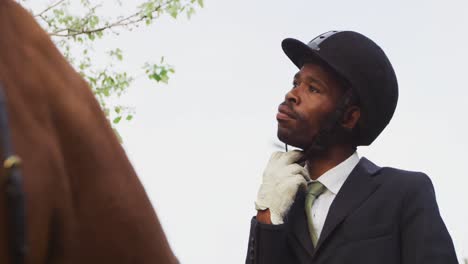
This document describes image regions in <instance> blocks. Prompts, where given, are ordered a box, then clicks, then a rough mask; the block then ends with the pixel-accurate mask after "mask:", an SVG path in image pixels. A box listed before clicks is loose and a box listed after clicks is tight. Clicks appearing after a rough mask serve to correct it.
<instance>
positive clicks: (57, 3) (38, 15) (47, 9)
mask: <svg viewBox="0 0 468 264" xmlns="http://www.w3.org/2000/svg"><path fill="white" fill-rule="evenodd" d="M64 1H65V0H59V1H57V2H55V4H52V5H51V6H49V7H47V8H46V9H44V10H42V12H40V13H39V14H37V15H34V18H36V17H40V18H42V19H44V18H43V17H42V15H43V14H45V13H46V12H47V11H49V10H51V9H53V8H54V7H56V6H58V5H61V4H62V3H63V2H64Z"/></svg>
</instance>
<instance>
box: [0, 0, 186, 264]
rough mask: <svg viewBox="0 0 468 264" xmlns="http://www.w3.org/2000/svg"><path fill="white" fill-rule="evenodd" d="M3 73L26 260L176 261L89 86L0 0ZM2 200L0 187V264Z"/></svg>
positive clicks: (0, 253)
mask: <svg viewBox="0 0 468 264" xmlns="http://www.w3.org/2000/svg"><path fill="white" fill-rule="evenodd" d="M0 81H1V82H2V83H3V84H4V87H5V94H6V97H7V108H8V114H9V122H10V123H9V125H10V129H11V133H12V137H13V144H14V148H15V151H16V152H17V153H18V154H19V156H20V157H21V158H22V159H23V177H24V189H25V193H26V213H27V228H28V237H27V238H28V243H29V246H30V249H29V252H28V255H27V263H41V264H42V263H91V264H92V263H175V262H177V261H176V259H175V257H174V256H173V254H172V252H171V250H170V248H169V246H168V243H167V240H166V238H165V236H164V233H163V231H162V228H161V226H160V224H159V221H158V219H157V217H156V214H155V213H154V210H153V208H152V206H151V204H150V202H149V200H148V198H147V195H146V193H145V191H144V189H143V187H142V185H141V184H140V182H139V180H138V178H137V176H136V174H135V172H134V170H133V168H132V166H131V164H130V163H129V161H128V159H127V157H126V155H125V153H124V151H123V149H122V147H121V146H120V144H119V143H118V141H117V139H116V137H115V135H114V133H113V131H112V129H111V127H110V126H109V124H108V122H107V120H106V118H105V116H104V114H103V113H102V111H101V109H100V106H99V105H98V103H97V101H96V100H95V98H94V95H93V94H92V92H91V90H90V89H89V88H88V86H87V84H86V83H85V81H84V80H83V79H82V78H81V77H80V76H79V74H77V73H76V72H75V71H74V70H73V68H72V67H71V66H70V65H69V64H68V63H67V61H66V60H65V59H64V58H63V56H62V55H61V54H60V52H59V51H58V50H57V49H56V47H55V46H54V44H53V43H52V42H51V40H50V38H49V36H48V35H47V34H46V33H45V32H44V31H43V30H42V29H41V28H40V26H39V25H38V24H37V23H36V22H35V20H34V18H33V17H32V16H31V15H30V14H29V13H28V12H27V11H25V10H24V9H23V8H22V7H20V6H19V5H18V4H16V3H15V2H14V1H12V0H0ZM0 177H4V172H1V173H0ZM5 207H6V205H5V197H4V190H3V189H0V263H9V261H8V257H9V256H8V243H9V241H8V238H7V235H6V234H7V230H8V227H7V224H6V215H5V214H6V208H5Z"/></svg>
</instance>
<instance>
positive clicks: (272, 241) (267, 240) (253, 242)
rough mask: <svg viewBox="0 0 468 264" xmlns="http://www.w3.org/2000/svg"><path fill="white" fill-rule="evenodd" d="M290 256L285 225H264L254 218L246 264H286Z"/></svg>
mask: <svg viewBox="0 0 468 264" xmlns="http://www.w3.org/2000/svg"><path fill="white" fill-rule="evenodd" d="M290 254H291V253H290V250H289V248H288V245H287V234H286V227H285V224H282V225H268V224H262V223H259V222H258V221H257V219H256V218H255V217H253V218H252V221H251V225H250V236H249V245H248V251H247V258H246V261H245V263H246V264H284V263H288V260H290V259H291V256H290Z"/></svg>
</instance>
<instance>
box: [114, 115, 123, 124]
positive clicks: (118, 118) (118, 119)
mask: <svg viewBox="0 0 468 264" xmlns="http://www.w3.org/2000/svg"><path fill="white" fill-rule="evenodd" d="M120 120H122V117H121V116H118V117H116V118H114V120H113V121H112V122H113V123H114V124H118V123H119V122H120Z"/></svg>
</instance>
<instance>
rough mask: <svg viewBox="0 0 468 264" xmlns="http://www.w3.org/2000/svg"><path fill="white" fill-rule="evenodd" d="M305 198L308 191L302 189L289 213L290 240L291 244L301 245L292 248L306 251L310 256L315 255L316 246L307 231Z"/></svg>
mask: <svg viewBox="0 0 468 264" xmlns="http://www.w3.org/2000/svg"><path fill="white" fill-rule="evenodd" d="M305 196H306V191H305V190H304V189H300V190H299V191H298V193H297V195H296V199H295V201H294V203H293V205H292V206H291V210H290V211H289V213H288V219H287V221H288V225H287V226H288V228H289V229H290V232H288V233H289V234H291V236H289V240H290V241H291V243H294V244H299V245H300V246H299V247H294V246H293V247H291V248H292V249H294V250H296V251H302V252H301V253H302V254H301V255H303V253H304V251H306V252H307V253H308V254H309V255H310V256H312V255H313V253H314V246H313V244H312V241H311V240H310V236H309V230H308V229H307V217H306V214H305V210H304V206H305Z"/></svg>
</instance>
